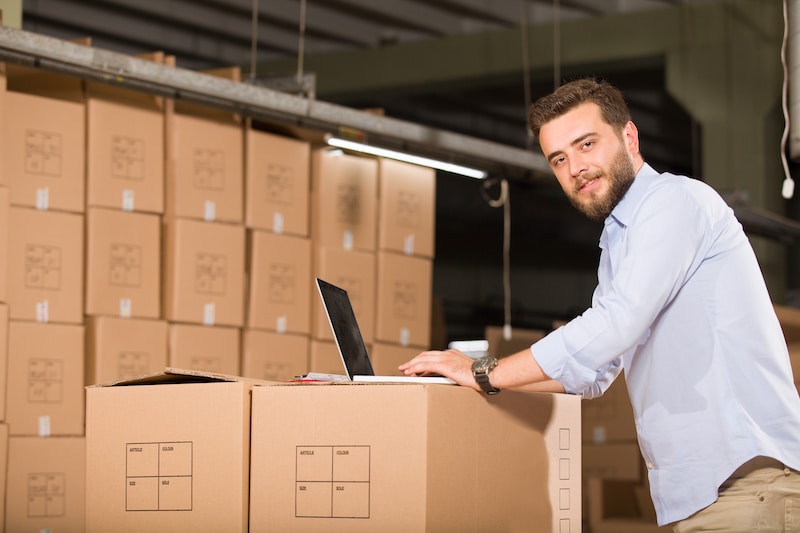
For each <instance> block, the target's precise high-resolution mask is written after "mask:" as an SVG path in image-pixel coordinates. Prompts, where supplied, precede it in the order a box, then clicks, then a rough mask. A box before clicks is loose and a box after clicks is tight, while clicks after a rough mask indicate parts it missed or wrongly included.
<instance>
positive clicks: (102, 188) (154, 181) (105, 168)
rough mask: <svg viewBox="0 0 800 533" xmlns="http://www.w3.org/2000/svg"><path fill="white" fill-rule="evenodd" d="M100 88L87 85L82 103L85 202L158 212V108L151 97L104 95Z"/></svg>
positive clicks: (160, 120) (160, 184)
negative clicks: (84, 116)
mask: <svg viewBox="0 0 800 533" xmlns="http://www.w3.org/2000/svg"><path fill="white" fill-rule="evenodd" d="M100 89H101V87H100V86H99V85H96V86H93V91H91V94H90V97H89V98H88V99H87V101H86V114H87V119H86V127H87V141H86V143H87V158H86V200H87V205H88V206H98V207H110V208H113V209H122V210H124V211H143V212H149V213H158V214H161V213H163V212H164V114H163V109H161V108H160V107H159V105H158V104H157V100H156V99H150V100H148V99H145V98H144V97H141V96H140V97H139V99H134V98H135V96H134V95H130V93H125V94H126V96H127V98H125V97H123V98H109V97H108V96H109V94H107V93H105V92H103V93H102V94H100V93H101V90H100ZM109 91H111V89H109ZM116 94H117V93H116V92H114V95H115V96H116ZM148 103H149V104H150V105H148Z"/></svg>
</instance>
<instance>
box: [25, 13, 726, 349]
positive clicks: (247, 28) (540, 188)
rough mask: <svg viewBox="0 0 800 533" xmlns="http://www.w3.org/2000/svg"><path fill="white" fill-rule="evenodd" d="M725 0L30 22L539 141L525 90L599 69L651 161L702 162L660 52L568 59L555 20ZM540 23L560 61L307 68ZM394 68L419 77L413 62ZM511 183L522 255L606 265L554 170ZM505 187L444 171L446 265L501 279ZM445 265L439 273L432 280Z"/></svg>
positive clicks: (492, 314) (516, 255) (40, 18)
mask: <svg viewBox="0 0 800 533" xmlns="http://www.w3.org/2000/svg"><path fill="white" fill-rule="evenodd" d="M724 1H725V0H555V1H553V0H307V1H305V2H302V1H301V0H269V1H266V0H260V1H259V0H25V1H24V2H23V13H22V27H23V29H24V30H27V31H31V32H35V33H40V34H44V35H48V36H54V37H59V38H63V39H77V38H86V37H89V38H91V43H92V45H93V46H95V47H98V48H105V49H109V50H113V51H118V52H123V53H128V54H139V53H146V52H152V51H163V52H165V53H167V54H170V55H174V56H175V58H176V61H177V65H178V66H179V67H182V68H186V69H191V70H206V69H213V68H218V67H228V66H240V67H241V68H242V72H243V77H244V78H245V80H246V81H251V82H257V83H260V84H267V85H271V86H273V87H283V88H284V90H288V91H292V92H296V93H297V92H300V93H303V94H305V95H306V96H309V97H314V98H317V99H320V100H324V101H328V102H332V103H337V104H341V105H344V106H348V107H352V108H356V109H365V108H369V109H371V110H375V112H379V113H383V114H385V115H386V116H391V117H395V118H398V119H402V120H407V121H410V122H413V123H419V124H423V125H426V126H429V127H432V128H437V129H442V130H447V131H453V132H456V133H461V134H466V135H470V136H474V137H478V138H483V139H489V140H492V141H494V142H498V143H502V144H507V145H511V146H516V147H523V148H530V149H534V150H535V149H536V147H535V145H534V143H532V140H531V139H530V138H529V136H528V133H527V131H526V127H525V109H526V107H527V103H528V102H530V101H531V100H532V99H535V98H537V97H538V96H541V95H543V94H545V93H547V92H549V91H550V90H552V88H553V86H554V83H555V81H554V80H557V79H562V80H563V79H569V78H570V77H575V76H579V75H585V74H591V75H596V76H598V77H603V78H606V79H609V80H610V81H612V82H613V83H615V84H616V85H617V86H619V87H620V88H622V89H623V91H624V92H625V94H626V97H627V98H628V100H629V102H630V104H631V111H632V114H633V116H634V120H635V121H636V122H637V124H638V125H639V129H640V135H641V137H642V140H643V145H644V146H646V147H647V150H648V152H647V154H646V155H647V156H648V160H649V161H650V162H651V163H653V164H654V166H656V167H657V168H663V169H669V170H671V171H674V172H682V173H687V174H693V169H696V168H698V165H699V162H698V158H699V153H700V151H699V148H698V146H697V141H696V139H697V138H698V135H697V131H696V125H695V124H694V123H693V121H692V120H691V118H690V117H689V116H688V115H687V113H686V112H685V111H683V110H682V109H681V108H680V106H679V105H678V104H677V103H676V102H675V101H674V100H673V99H672V98H671V97H670V96H669V95H668V94H667V92H666V90H665V79H664V65H663V59H661V58H658V57H655V58H649V57H636V58H634V59H631V60H630V61H623V62H620V61H618V60H616V61H608V62H605V61H595V62H592V63H587V64H582V65H580V66H575V64H574V62H573V63H572V66H571V67H570V68H564V69H563V70H562V69H561V67H560V66H559V65H560V58H559V57H558V53H559V43H558V35H559V34H558V28H559V27H560V25H561V24H566V23H569V22H571V21H591V20H593V19H595V20H603V19H607V18H608V17H614V16H622V15H625V14H629V13H634V12H638V11H642V10H659V9H671V8H676V7H680V6H684V5H688V4H692V5H697V4H710V3H719V2H724ZM254 15H255V16H254ZM542 28H546V29H547V31H549V32H550V33H552V34H553V39H552V46H551V47H549V49H548V50H547V51H543V52H542V53H546V54H548V59H550V60H551V63H552V65H553V66H552V68H551V69H545V70H543V69H541V68H539V69H533V70H531V69H529V68H528V67H527V65H528V63H526V62H525V59H526V57H525V54H524V53H523V54H522V56H521V58H520V65H519V69H518V70H517V71H516V72H514V73H512V74H507V75H503V76H496V77H492V76H482V77H481V76H476V77H474V78H473V79H470V80H464V79H453V80H444V81H443V80H441V79H438V80H437V81H436V82H435V83H425V82H419V81H415V82H414V83H409V84H407V85H405V86H403V87H393V88H385V87H384V88H376V87H374V86H373V85H370V84H369V83H365V82H364V81H363V80H364V79H366V78H369V76H370V72H368V71H366V72H361V75H360V76H347V79H339V80H336V83H331V81H332V80H331V78H332V75H331V74H330V72H326V73H325V76H324V77H323V76H322V74H320V75H319V76H316V73H315V71H314V69H313V68H307V67H306V65H309V64H312V61H311V60H312V59H316V60H317V61H318V62H324V58H325V57H326V56H327V57H331V58H332V57H342V55H343V54H345V57H347V58H349V59H348V61H349V62H350V63H354V64H355V66H356V69H357V64H358V61H359V57H362V56H363V57H365V58H367V57H371V55H372V54H374V52H375V51H381V50H387V49H393V48H400V47H403V46H409V45H415V46H426V45H428V44H430V45H434V44H436V43H445V42H453V41H452V39H453V38H462V39H469V38H470V37H474V38H475V39H480V36H481V35H488V34H491V33H494V32H503V31H510V30H517V31H518V32H519V35H520V36H521V38H522V39H525V38H527V37H528V36H531V37H533V36H535V35H536V34H537V32H540V31H542ZM522 48H523V47H522V45H520V50H522ZM461 50H463V49H459V48H457V47H456V48H454V50H453V61H454V62H455V61H463V60H468V59H469V58H464V57H463V56H462V55H460V51H461ZM347 54H349V55H347ZM317 64H320V63H317ZM365 64H367V63H365ZM365 68H367V67H365ZM396 68H397V69H402V70H403V72H402V73H401V74H406V75H407V76H408V78H409V79H411V78H414V79H417V78H415V76H414V69H415V64H413V63H405V64H402V66H401V65H398V66H397V67H396ZM428 68H430V67H429V66H428ZM276 69H278V70H276ZM334 87H335V88H334ZM501 177H503V176H494V177H493V178H501ZM510 191H511V199H512V202H511V203H512V208H511V211H510V213H511V220H512V228H513V230H512V235H514V238H513V242H514V243H515V245H514V247H513V248H512V252H511V258H512V264H514V265H522V266H523V268H526V269H527V268H542V269H555V270H558V269H569V270H577V271H581V270H585V271H591V270H593V269H594V268H595V265H596V260H597V237H598V235H599V226H598V225H596V224H594V223H589V222H588V221H585V220H584V219H582V218H581V217H580V216H579V215H577V214H576V213H575V212H574V211H573V209H572V208H571V207H570V206H569V204H568V203H567V202H566V201H565V200H564V199H563V197H562V194H561V192H560V190H558V189H557V187H556V186H555V185H554V181H552V182H550V183H547V182H546V181H542V180H537V181H533V180H531V181H525V180H515V181H513V182H512V183H511V186H510ZM499 194H500V188H499V185H498V184H497V182H496V180H495V179H492V180H490V181H489V182H488V183H484V184H478V183H477V182H474V181H471V180H469V179H466V178H461V177H456V176H453V175H449V174H440V175H439V180H438V185H437V249H436V254H437V257H436V261H437V262H436V265H437V268H436V270H437V271H439V272H443V271H446V270H447V268H448V267H449V266H453V265H460V266H461V268H463V269H469V268H472V269H475V270H476V271H480V272H483V273H485V272H489V275H490V276H494V277H497V280H498V282H499V274H497V271H498V269H499V268H500V266H499V265H500V263H501V262H502V243H503V209H502V208H495V207H492V205H490V200H493V199H496V198H497V197H498V195H499ZM476 249H479V250H481V251H480V252H478V253H476ZM440 275H441V274H438V275H437V274H436V272H435V279H434V283H435V286H434V289H435V290H436V284H437V283H440V281H437V279H438V278H437V276H440ZM488 292H490V293H491V292H492V291H491V290H489V291H488ZM495 292H496V291H495ZM501 299H502V298H501V297H500V295H497V296H496V297H491V296H490V297H488V298H487V297H485V296H483V297H482V301H474V300H473V301H468V302H461V303H463V306H462V307H463V308H462V309H461V311H460V315H461V317H462V318H460V319H459V320H461V321H462V324H460V325H456V326H454V331H453V332H451V334H450V336H451V337H456V338H459V337H464V336H471V335H472V334H473V333H474V332H475V329H474V328H477V327H478V326H479V325H480V324H484V323H486V322H493V323H499V322H502V316H500V313H501V309H502V302H501ZM524 307H525V306H524V305H523V306H522V308H524ZM464 308H465V309H466V310H464ZM538 311H541V312H542V313H543V315H547V314H548V312H551V314H553V313H552V310H548V308H547V306H546V305H544V306H541V305H540V306H539V308H537V309H536V310H534V312H533V313H532V314H536V313H538ZM521 313H522V314H523V315H524V314H525V311H524V309H523V311H521ZM548 319H549V317H548ZM537 320H538V318H531V319H530V320H527V319H525V318H524V316H523V318H522V319H521V321H522V325H523V326H536V325H538V324H537V323H536V321H537ZM470 321H473V322H474V324H473V323H470Z"/></svg>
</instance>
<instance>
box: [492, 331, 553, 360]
mask: <svg viewBox="0 0 800 533" xmlns="http://www.w3.org/2000/svg"><path fill="white" fill-rule="evenodd" d="M484 333H485V335H486V342H487V347H486V352H487V353H490V354H492V355H494V356H495V357H506V356H508V355H513V354H515V353H517V352H521V351H522V350H526V349H530V347H531V344H533V343H534V342H536V341H538V340H540V339H542V338H543V337H544V336H545V335H546V334H547V332H546V331H544V330H540V329H525V328H511V338H510V339H506V338H505V336H504V335H503V327H502V326H486V329H485V330H484Z"/></svg>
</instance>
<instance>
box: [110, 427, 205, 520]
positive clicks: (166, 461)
mask: <svg viewBox="0 0 800 533" xmlns="http://www.w3.org/2000/svg"><path fill="white" fill-rule="evenodd" d="M125 450H126V457H127V461H126V489H127V490H126V497H125V510H126V511H191V510H192V461H193V457H192V442H139V443H128V444H126V445H125Z"/></svg>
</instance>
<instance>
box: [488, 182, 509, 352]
mask: <svg viewBox="0 0 800 533" xmlns="http://www.w3.org/2000/svg"><path fill="white" fill-rule="evenodd" d="M495 182H496V180H485V181H483V182H482V186H483V188H482V189H481V194H482V195H483V197H484V198H485V199H486V201H487V202H488V203H489V205H490V206H492V207H501V206H502V207H503V303H504V305H503V312H504V323H503V338H504V339H505V340H511V265H510V263H511V197H510V196H509V193H508V181H506V180H505V179H501V180H500V196H499V197H498V198H497V199H496V200H495V199H492V198H490V197H489V195H488V193H487V192H486V189H488V188H489V186H491V185H493V184H494V183H495Z"/></svg>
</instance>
